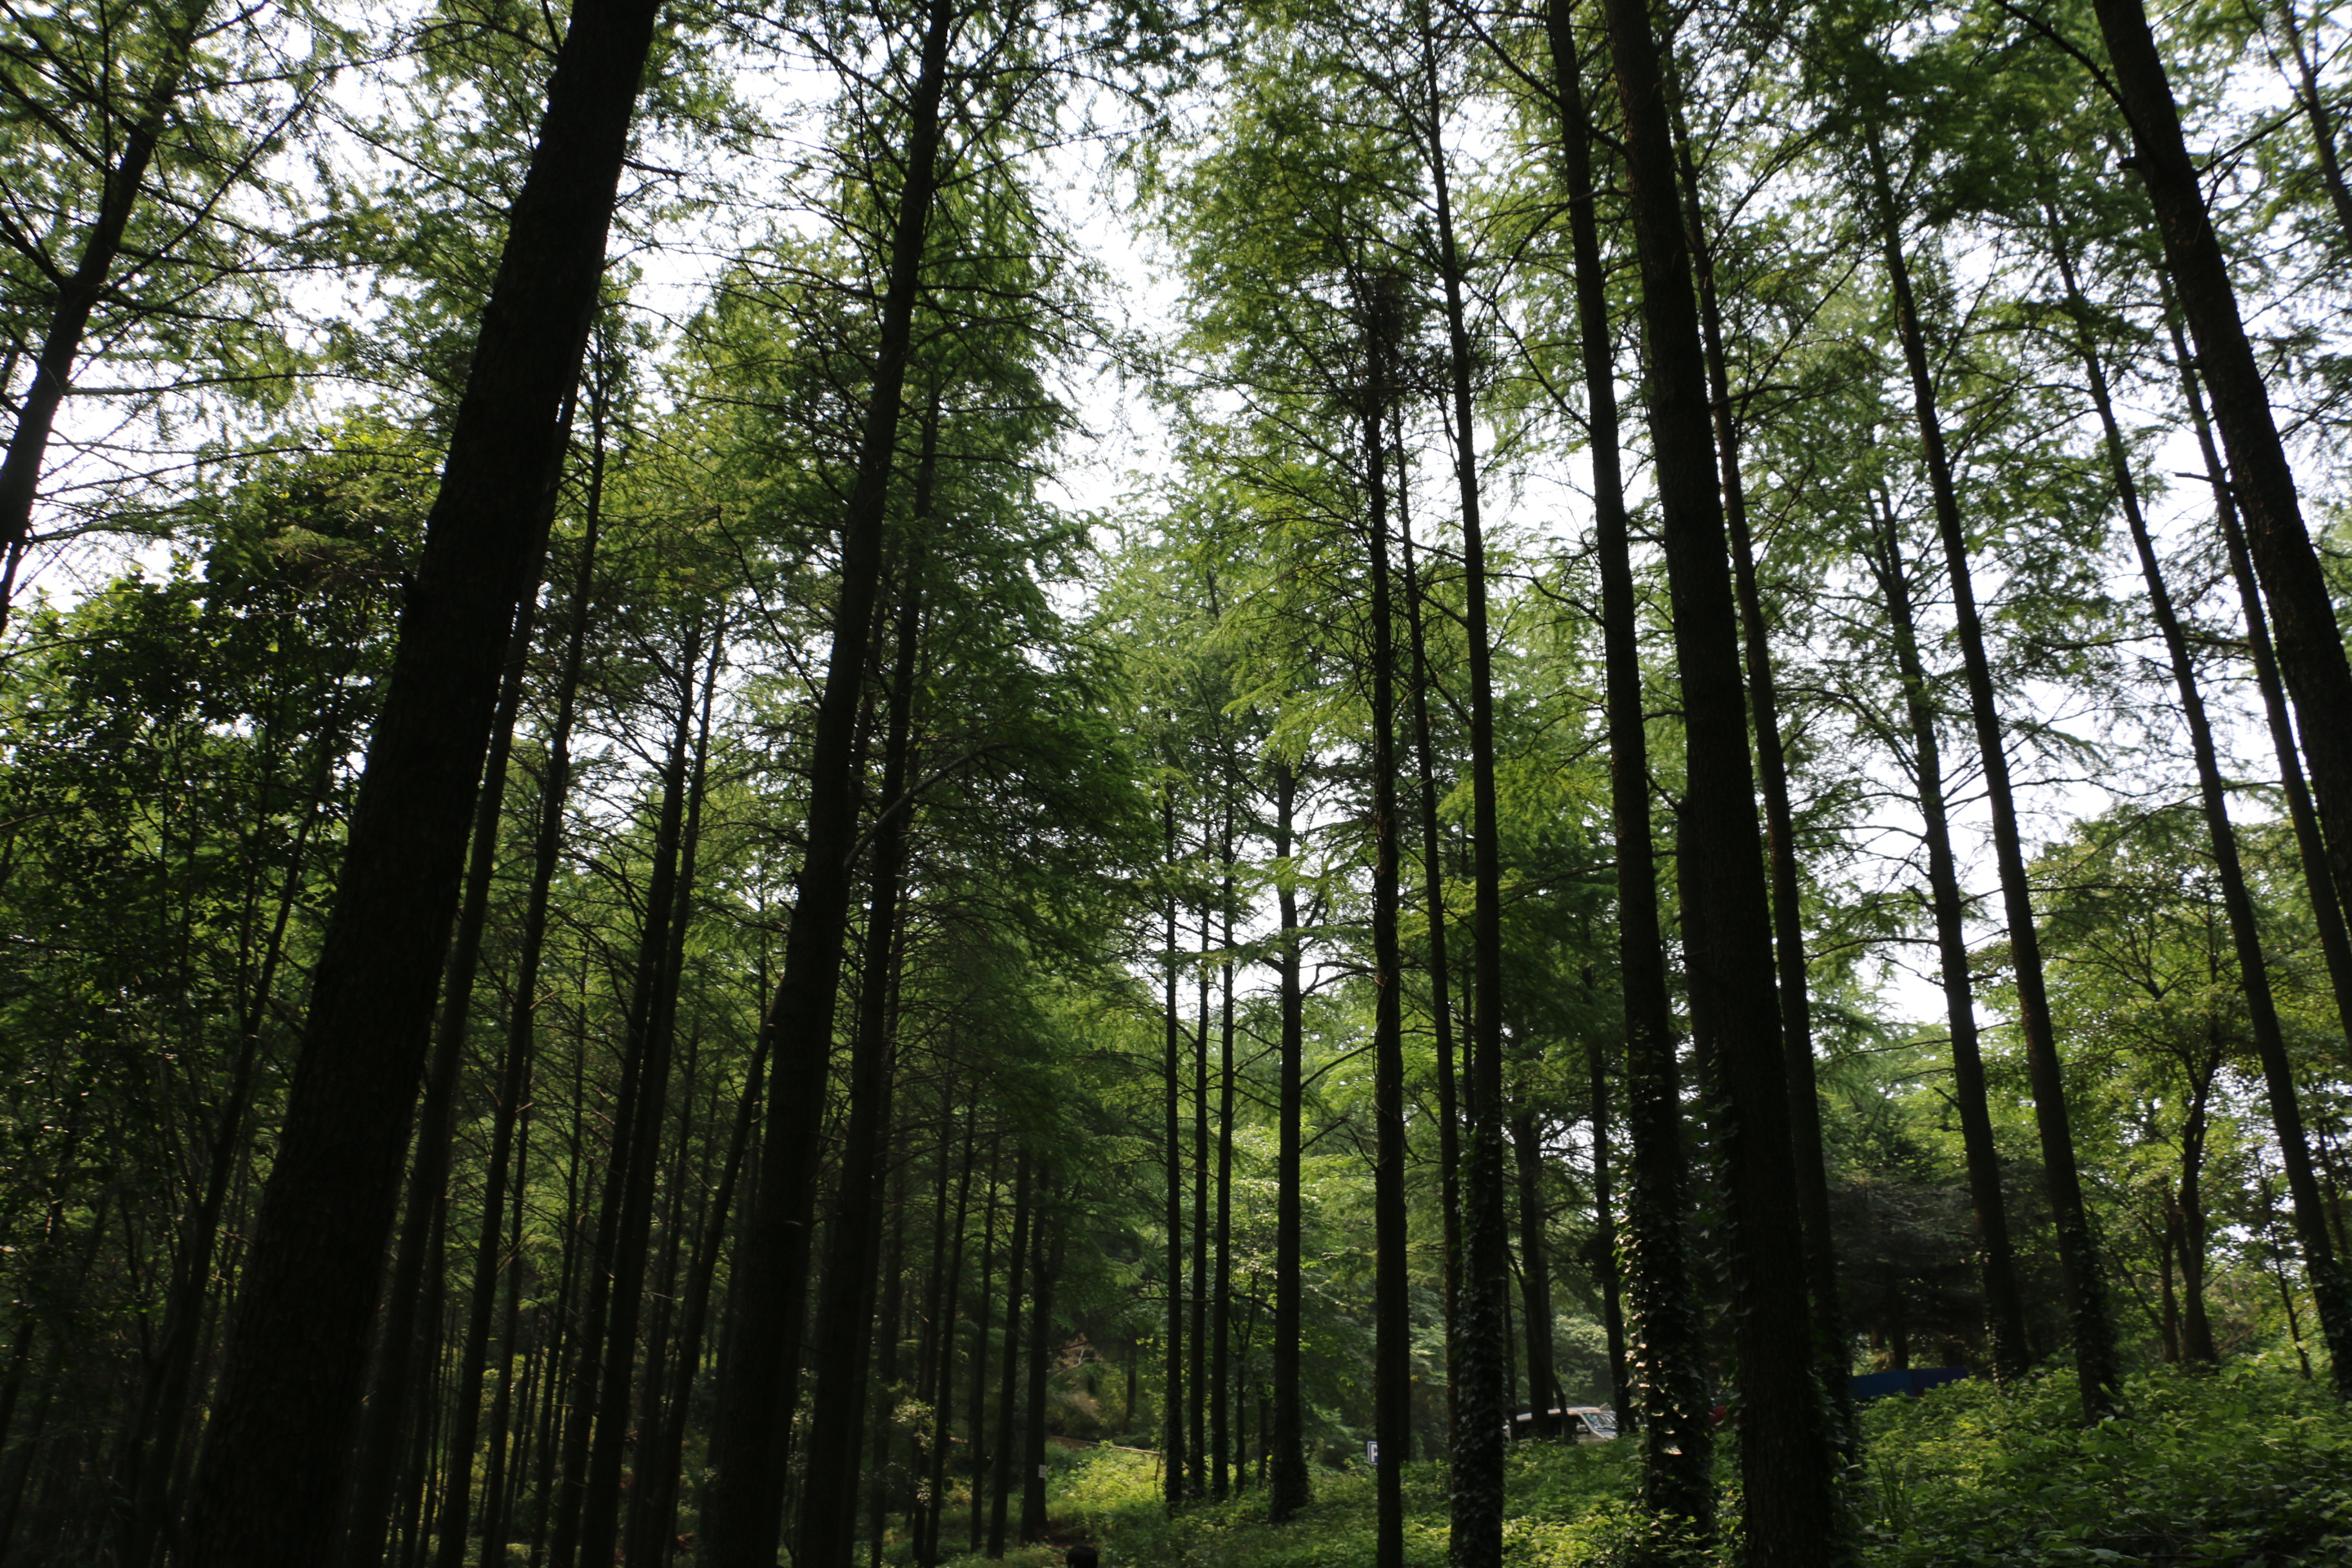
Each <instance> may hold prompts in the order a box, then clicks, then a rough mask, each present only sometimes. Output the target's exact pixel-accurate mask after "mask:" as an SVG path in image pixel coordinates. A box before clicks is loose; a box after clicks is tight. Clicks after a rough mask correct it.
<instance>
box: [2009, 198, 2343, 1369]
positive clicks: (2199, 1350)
mask: <svg viewBox="0 0 2352 1568" xmlns="http://www.w3.org/2000/svg"><path fill="white" fill-rule="evenodd" d="M2047 216H2048V217H2049V219H2050V223H2051V237H2052V244H2053V249H2054V251H2055V253H2056V256H2057V258H2058V269H2059V276H2060V278H2061V279H2063V281H2064V283H2065V285H2066V303H2067V306H2068V309H2069V310H2070V311H2071V313H2072V314H2073V315H2074V320H2075V331H2076V337H2075V349H2076V352H2077V353H2078V354H2079V355H2080V356H2081V359H2082V362H2083V372H2084V377H2085V379H2086V380H2087V382H2088V384H2089V387H2090V393H2091V403H2092V406H2093V407H2094V408H2095V410H2096V411H2097V413H2098V416H2099V430H2100V434H2101V436H2102V437H2103V438H2104V443H2105V447H2106V454H2107V467H2108V470H2109V472H2110V474H2111V475H2112V477H2113V478H2114V479H2115V484H2116V500H2117V502H2118V504H2119V505H2120V506H2121V507H2122V509H2123V513H2124V521H2125V524H2126V527H2128V528H2129V529H2130V531H2131V538H2132V550H2133V552H2134V553H2135V554H2136V555H2137V556H2138V558H2139V568H2140V575H2141V576H2142V577H2143V578H2144V579H2145V580H2146V581H2147V597H2148V605H2149V607H2150V608H2151V609H2153V610H2154V611H2155V613H2156V624H2157V629H2158V631H2159V632H2160V633H2161V634H2162V636H2163V637H2164V648H2165V657H2166V658H2167V660H2168V662H2169V663H2170V665H2171V667H2172V682H2173V687H2174V690H2175V693H2176V695H2177V696H2178V697H2179V700H2180V716H2181V718H2182V720H2183V721H2185V722H2186V723H2187V725H2188V727H2189V751H2190V753H2191V755H2192V756H2193V757H2194V759H2195V762H2196V766H2197V794H2198V800H2199V804H2200V805H2201V806H2202V807H2203V809H2204V813H2205V833H2206V837H2207V839H2208V840H2209V841H2210V844H2211V846H2212V851H2213V868H2214V871H2215V873H2216V874H2217V875H2218V876H2219V878H2220V879H2221V907H2222V909H2223V910H2224V911H2225V912H2226V914H2227V916H2228V919H2229V922H2230V942H2231V949H2232V952H2233V953H2234V955H2235V957H2236V958H2237V961H2238V987H2239V991H2240V993H2241V994H2242V995H2243V996H2244V998H2245V1003H2246V1021H2247V1024H2248V1026H2249V1027H2250V1029H2251V1031H2252V1035H2253V1037H2254V1054H2255V1056H2256V1057H2257V1058H2260V1060H2261V1062H2262V1064H2263V1089H2265V1090H2266V1091H2267V1092H2268V1095H2269V1098H2270V1102H2271V1127H2272V1130H2273V1131H2274V1132H2275V1133H2276V1134H2277V1135H2278V1143H2279V1163H2281V1164H2282V1165H2283V1166H2284V1168H2285V1170H2286V1181H2287V1191H2288V1193H2289V1194H2291V1195H2292V1196H2293V1197H2294V1223H2295V1237H2296V1239H2297V1240H2299V1241H2300V1242H2302V1244H2303V1254H2304V1267H2305V1268H2306V1269H2307V1270H2308V1271H2309V1273H2310V1275H2311V1287H2312V1295H2313V1297H2314V1299H2315V1302H2316V1304H2317V1306H2318V1309H2319V1331H2320V1333H2321V1335H2322V1337H2324V1338H2325V1339H2326V1342H2327V1348H2328V1353H2329V1354H2330V1355H2331V1356H2332V1357H2333V1358H2334V1361H2335V1363H2336V1367H2337V1369H2338V1370H2337V1371H2336V1393H2337V1396H2338V1397H2339V1398H2352V1279H2347V1276H2346V1272H2345V1269H2344V1267H2343V1264H2342V1261H2341V1260H2340V1259H2339V1258H2337V1257H2336V1249H2335V1247H2334V1245H2333V1243H2332V1241H2331V1239H2330V1238H2329V1237H2328V1234H2327V1220H2326V1205H2325V1203H2324V1201H2323V1200H2322V1198H2321V1196H2320V1193H2319V1182H2318V1178H2317V1176H2316V1175H2315V1173H2314V1172H2313V1169H2312V1163H2311V1145H2310V1142H2309V1141H2308V1140H2307V1139H2306V1138H2305V1134H2304V1126H2303V1107H2302V1105H2301V1103H2300V1101H2299V1100H2298V1099H2297V1097H2296V1094H2295V1085H2294V1063H2293V1062H2292V1061H2290V1060H2289V1059H2288V1057H2287V1052H2286V1039H2285V1036H2284V1033H2283V1032H2282V1031H2281V1029H2280V1027H2279V1016H2278V1005H2277V1003H2276V1002H2275V1000H2274V999H2273V996H2272V994H2271V982H2270V969H2269V965H2268V963H2267V962H2266V961H2265V960H2264V958H2263V941H2262V929H2261V927H2260V926H2259V925H2258V924H2257V923H2256V921H2255V918H2254V900H2253V898H2252V895H2251V894H2250V893H2249V891H2248V890H2247V887H2246V872H2245V866H2244V863H2243V862H2242V860H2241V859H2240V858H2239V855H2238V836H2237V830H2236V829H2235V828H2234V827H2233V826H2231V822H2230V797H2229V791H2228V788H2227V786H2226V785H2224V784H2223V783H2222V781H2221V763H2220V760H2219V758H2218V756H2217V754H2216V752H2215V751H2214V746H2213V727H2212V723H2211V721H2210V720H2209V719H2208V718H2207V716H2206V712H2205V699H2204V695H2203V693H2202V692H2200V690H2199V689H2198V685H2197V666H2196V662H2195V660H2194V659H2193V658H2191V657H2190V654H2189V638H2188V635H2187V634H2186V633H2185V632H2184V631H2183V630H2182V628H2181V625H2180V616H2179V613H2178V612H2177V611H2176V610H2175V609H2174V608H2173V604H2172V592H2171V589H2170V588H2169V587H2168V585H2167V584H2166V583H2165V580H2164V567H2163V564H2162V563H2160V562H2158V560H2157V556H2156V543H2155V541H2154V540H2153V539H2151V538H2150V537H2149V535H2148V530H2147V517H2146V516H2145V515H2144V514H2143V513H2142V511H2141V509H2140V501H2139V486H2138V483H2137V480H2135V479H2133V477H2132V471H2131V455H2130V452H2129V450H2128V448H2127V447H2126V446H2125V444H2124V435H2123V427H2122V426H2121V425H2120V424H2119V423H2118V422H2117V421H2116V410H2115V401H2114V398H2113V397H2112V396H2111V395H2110V394H2109V392H2108V388H2107V373H2106V366H2105V363H2103V362H2102V361H2101V359H2100V357H2099V353H2098V348H2097V345H2096V344H2095V342H2093V341H2092V338H2091V335H2090V325H2089V304H2088V302H2087V301H2086V300H2084V297H2083V290H2082V285H2081V283H2080V281H2079V280H2078V279H2077V278H2076V275H2075V271H2074V255H2073V252H2072V251H2071V250H2070V249H2069V248H2068V247H2067V244H2066V241H2065V238H2064V237H2063V234H2062V233H2061V231H2060V230H2059V228H2058V226H2057V215H2056V214H2055V213H2051V214H2048V215H2047ZM2315 901H2316V900H2315ZM2189 1121H2190V1126H2191V1128H2193V1129H2194V1138H2195V1142H2196V1143H2197V1144H2198V1146H2199V1148H2200V1152H2201V1148H2202V1144H2203V1141H2204V1133H2203V1129H2204V1121H2205V1105H2204V1097H2203V1095H2202V1094H2201V1093H2200V1095H2199V1096H2198V1097H2197V1098H2196V1100H2195V1101H2194V1103H2193V1105H2192V1107H2191V1110H2190V1112H2189ZM2181 1137H2182V1150H2181V1158H2182V1162H2183V1167H2182V1173H2181V1207H2182V1212H2183V1215H2184V1216H2185V1218H2186V1220H2187V1222H2188V1225H2189V1231H2188V1233H2187V1234H2186V1236H2185V1237H2184V1239H2185V1240H2186V1241H2187V1242H2189V1247H2184V1248H2183V1250H2182V1252H2181V1270H2182V1274H2183V1277H2184V1282H2185V1283H2186V1285H2187V1286H2188V1289H2189V1317H2188V1323H2187V1327H2188V1329H2189V1341H2188V1343H2187V1344H2186V1345H2185V1346H2184V1349H2185V1350H2186V1351H2187V1352H2188V1353H2189V1358H2190V1359H2191V1360H2201V1361H2204V1362H2206V1363H2209V1364H2210V1363H2211V1362H2212V1361H2213V1360H2214V1359H2215V1354H2214V1350H2213V1336H2212V1331H2211V1330H2210V1328H2208V1327H2207V1326H2206V1322H2205V1300H2204V1291H2203V1289H2202V1286H2203V1275H2204V1267H2205V1250H2204V1249H2205V1236H2204V1223H2203V1208H2202V1205H2201V1204H2200V1203H2198V1202H2197V1201H2196V1192H2197V1179H2196V1172H2195V1169H2194V1167H2193V1165H2191V1164H2190V1163H2189V1142H2190V1139H2191V1132H2190V1131H2189V1130H2184V1131H2183V1132H2182V1135H2181ZM2191 1247H2193V1249H2194V1261H2193V1263H2192V1261H2191V1251H2190V1248H2191Z"/></svg>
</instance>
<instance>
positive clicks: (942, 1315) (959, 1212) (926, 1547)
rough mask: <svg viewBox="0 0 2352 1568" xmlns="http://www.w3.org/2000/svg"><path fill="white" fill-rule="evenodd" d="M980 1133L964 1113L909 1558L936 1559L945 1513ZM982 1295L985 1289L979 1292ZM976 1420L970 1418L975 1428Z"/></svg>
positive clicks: (938, 1297) (976, 1117)
mask: <svg viewBox="0 0 2352 1568" xmlns="http://www.w3.org/2000/svg"><path fill="white" fill-rule="evenodd" d="M979 1137H980V1117H979V1115H978V1113H977V1112H976V1111H974V1112H971V1113H968V1114H967V1115H966V1116H965V1118H964V1133H963V1169H962V1173H961V1175H959V1176H958V1177H957V1178H956V1201H955V1227H954V1229H953V1231H952V1232H951V1233H950V1242H949V1247H948V1263H947V1272H946V1274H945V1275H944V1276H943V1277H941V1280H940V1287H939V1289H938V1291H937V1292H936V1300H937V1301H938V1306H937V1307H936V1308H935V1311H936V1313H937V1318H936V1321H935V1322H934V1324H933V1327H932V1337H933V1342H934V1344H935V1346H936V1349H935V1351H934V1356H935V1360H934V1363H933V1367H932V1373H931V1382H930V1389H929V1393H928V1394H925V1396H924V1397H925V1399H926V1400H927V1401H928V1403H929V1405H930V1408H931V1424H930V1428H929V1454H928V1456H927V1458H928V1463H927V1464H926V1465H924V1467H923V1473H926V1474H928V1475H929V1478H930V1480H929V1499H930V1501H929V1507H928V1508H926V1509H925V1510H923V1514H922V1518H921V1520H920V1521H919V1522H918V1524H917V1525H916V1529H915V1536H916V1540H915V1553H914V1555H915V1561H916V1562H918V1563H924V1564H929V1563H937V1562H938V1561H939V1559H940V1521H942V1520H943V1519H945V1517H946V1515H947V1485H948V1449H949V1448H950V1447H951V1446H952V1434H951V1430H950V1428H951V1425H952V1423H951V1421H950V1417H949V1415H948V1401H949V1398H950V1388H951V1385H952V1384H953V1381H954V1380H953V1378H952V1376H951V1375H950V1373H951V1372H952V1370H953V1367H954V1364H955V1342H956V1339H955V1328H956V1308H957V1303H958V1302H959V1301H960V1300H961V1296H960V1295H959V1293H958V1288H959V1287H960V1286H961V1283H962V1279H963V1248H964V1221H965V1219H966V1218H967V1216H968V1215H969V1214H970V1212H971V1210H970V1207H969V1205H970V1203H971V1173H972V1164H973V1159H972V1156H973V1152H974V1150H975V1147H976V1145H977V1143H978V1142H979ZM983 1294H985V1292H984V1291H983ZM977 1425H978V1424H977V1423H974V1426H975V1428H976V1427H977Z"/></svg>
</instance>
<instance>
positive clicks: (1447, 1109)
mask: <svg viewBox="0 0 2352 1568" xmlns="http://www.w3.org/2000/svg"><path fill="white" fill-rule="evenodd" d="M1399 417H1400V416H1398V415H1397V414H1396V412H1395V411H1393V410H1392V411H1391V436H1390V446H1391V449H1392V450H1393V451H1394V452H1395V454H1396V458H1395V460H1396V461H1397V462H1398V463H1399V464H1400V465H1401V464H1402V462H1403V460H1404V442H1403V439H1402V432H1401V431H1400V430H1398V428H1397V420H1398V418H1399ZM1407 489H1408V487H1403V486H1400V487H1399V488H1398V490H1397V494H1396V513H1397V542H1398V544H1399V546H1400V547H1401V548H1402V551H1403V562H1402V564H1403V566H1404V607H1405V632H1406V637H1407V639H1408V641H1409V642H1410V643H1411V645H1412V753H1413V767H1414V771H1415V773H1417V774H1418V778H1417V779H1416V781H1415V782H1416V783H1417V784H1418V786H1419V788H1418V794H1417V795H1416V796H1415V799H1416V801H1417V803H1418V804H1419V805H1420V808H1421V824H1420V826H1421V889H1422V901H1423V905H1424V907H1425V908H1424V913H1425V914H1426V916H1427V919H1428V921H1429V1027H1430V1034H1431V1036H1432V1037H1433V1042H1434V1044H1435V1045H1436V1047H1437V1050H1436V1056H1437V1169H1438V1207H1439V1209H1440V1211H1441V1212H1442V1214H1443V1216H1444V1234H1443V1236H1442V1237H1441V1243H1442V1245H1443V1247H1444V1257H1443V1258H1442V1259H1441V1260H1440V1262H1441V1266H1442V1269H1443V1279H1441V1281H1440V1284H1441V1286H1442V1289H1443V1293H1444V1301H1445V1360H1446V1364H1447V1366H1448V1367H1449V1368H1450V1367H1451V1366H1452V1365H1453V1363H1454V1345H1455V1336H1454V1327H1455V1318H1456V1316H1457V1313H1458V1310H1459V1307H1460V1304H1461V1295H1462V1112H1461V1107H1460V1106H1459V1105H1458V1104H1456V1103H1455V1094H1454V1003H1453V1000H1452V996H1451V989H1452V988H1451V986H1450V984H1449V982H1450V981H1451V979H1452V977H1453V972H1452V971H1451V970H1450V969H1448V968H1447V963H1448V962H1449V961H1448V959H1447V957H1446V952H1445V860H1444V850H1445V841H1444V839H1443V838H1441V837H1439V836H1438V830H1437V762H1436V747H1435V745H1434V744H1433V742H1432V741H1431V739H1430V731H1429V691H1430V682H1431V679H1432V677H1431V674H1430V669H1429V648H1428V644H1427V640H1426V638H1425V637H1424V636H1423V627H1422V619H1421V606H1422V588H1423V585H1422V579H1421V575H1420V573H1419V571H1418V570H1417V568H1416V563H1415V562H1414V559H1413V547H1412V515H1411V512H1410V510H1409V507H1408V501H1407ZM1455 1415H1456V1411H1455V1401H1454V1380H1453V1379H1452V1378H1451V1377H1450V1376H1449V1377H1448V1378H1447V1379H1446V1384H1445V1452H1446V1453H1448V1454H1452V1453H1453V1452H1454V1428H1455Z"/></svg>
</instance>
